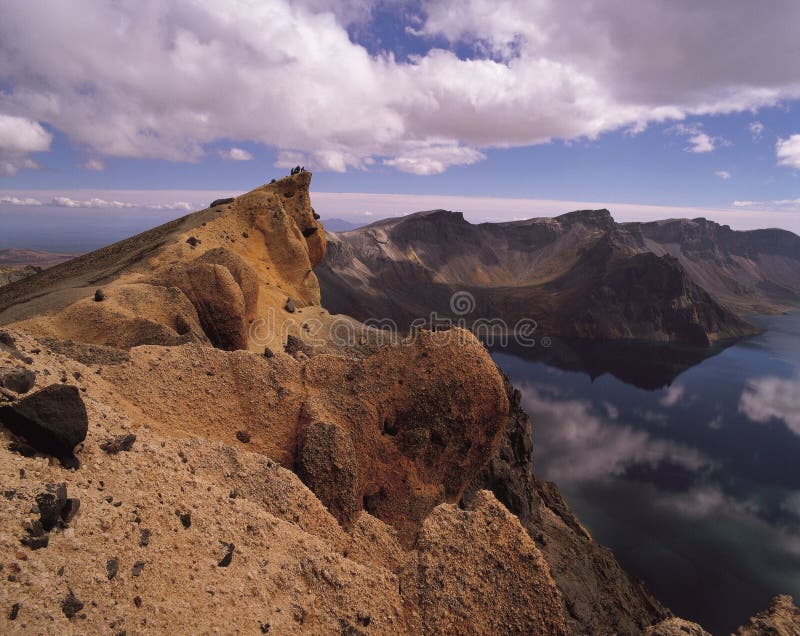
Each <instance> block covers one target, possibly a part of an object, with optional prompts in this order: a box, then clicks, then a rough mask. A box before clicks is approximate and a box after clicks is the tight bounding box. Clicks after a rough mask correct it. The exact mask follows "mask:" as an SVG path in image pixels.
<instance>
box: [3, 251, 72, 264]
mask: <svg viewBox="0 0 800 636" xmlns="http://www.w3.org/2000/svg"><path fill="white" fill-rule="evenodd" d="M74 257H75V255H74V254H60V253H57V252H43V251H41V250H26V249H20V248H16V247H10V248H6V249H3V250H0V265H2V266H4V267H22V266H24V265H35V266H37V267H41V268H45V267H52V266H53V265H58V264H59V263H63V262H64V261H68V260H69V259H71V258H74Z"/></svg>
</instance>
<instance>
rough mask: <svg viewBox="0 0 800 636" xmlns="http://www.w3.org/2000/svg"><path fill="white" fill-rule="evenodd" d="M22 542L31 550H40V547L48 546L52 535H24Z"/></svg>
mask: <svg viewBox="0 0 800 636" xmlns="http://www.w3.org/2000/svg"><path fill="white" fill-rule="evenodd" d="M20 543H21V544H22V545H24V546H27V547H29V548H30V549H31V550H39V549H40V548H46V547H47V546H48V545H49V544H50V537H49V535H46V534H45V535H42V536H41V537H22V539H20Z"/></svg>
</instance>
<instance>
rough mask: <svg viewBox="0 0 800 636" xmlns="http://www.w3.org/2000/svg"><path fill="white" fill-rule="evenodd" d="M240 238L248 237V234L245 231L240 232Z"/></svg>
mask: <svg viewBox="0 0 800 636" xmlns="http://www.w3.org/2000/svg"><path fill="white" fill-rule="evenodd" d="M242 238H250V235H249V234H248V233H247V232H242Z"/></svg>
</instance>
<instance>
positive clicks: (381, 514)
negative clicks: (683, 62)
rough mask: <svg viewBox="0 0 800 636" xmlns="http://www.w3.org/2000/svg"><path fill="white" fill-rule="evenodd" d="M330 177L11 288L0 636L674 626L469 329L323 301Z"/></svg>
mask: <svg viewBox="0 0 800 636" xmlns="http://www.w3.org/2000/svg"><path fill="white" fill-rule="evenodd" d="M309 182H310V174H308V173H301V174H299V175H294V176H292V177H289V178H286V179H282V180H280V181H278V182H276V183H274V184H270V185H266V186H262V187H260V188H257V189H256V190H254V191H253V192H251V193H248V194H245V195H242V196H240V197H237V198H235V199H233V200H226V201H223V202H215V203H217V204H216V205H214V206H213V207H211V208H209V209H207V210H203V211H200V212H197V213H194V214H192V215H189V216H187V217H184V218H182V219H178V220H177V221H174V222H172V223H169V224H167V225H165V226H161V227H159V228H155V229H153V230H151V231H149V232H145V233H143V234H141V235H138V236H136V237H133V238H131V239H128V240H126V241H122V242H120V243H117V244H115V245H112V246H110V247H108V248H105V249H103V250H99V251H98V252H94V253H91V254H87V255H84V256H82V257H80V258H78V259H75V260H73V261H70V262H67V263H64V264H62V265H58V266H56V267H53V268H51V269H48V270H45V271H43V272H41V273H38V274H36V275H34V276H32V277H30V278H29V279H25V280H22V281H18V282H16V283H13V284H11V285H9V286H7V287H4V288H2V289H0V324H3V325H5V328H4V329H2V330H0V425H2V426H0V440H1V441H2V444H0V482H2V484H3V495H4V497H5V502H6V505H4V506H2V507H0V566H1V567H0V574H2V576H3V578H4V581H3V585H2V586H0V608H2V612H0V631H1V632H2V633H9V634H11V633H82V634H83V633H85V634H95V633H96V634H101V633H103V634H105V633H114V634H119V633H143V632H156V633H163V632H170V633H197V632H198V631H201V632H211V633H213V632H219V633H232V632H238V633H278V634H301V633H302V634H331V633H340V634H350V635H357V634H451V633H481V634H484V633H493V634H494V633H497V634H553V635H556V636H561V635H564V636H566V635H568V634H569V635H571V634H631V635H633V634H640V633H642V632H643V630H645V629H648V628H649V627H651V626H653V625H654V624H656V623H658V621H661V620H662V619H666V618H667V617H668V612H667V610H665V609H664V608H663V607H661V606H660V605H659V604H658V603H657V601H655V600H654V599H652V598H650V596H649V595H648V594H647V592H646V591H645V590H644V589H643V588H642V587H641V586H640V585H638V584H637V583H636V582H635V581H632V580H631V579H630V578H629V577H628V576H627V575H626V574H625V573H624V572H623V571H622V569H621V568H620V566H619V565H618V564H617V562H616V561H615V559H614V557H613V555H612V554H611V553H610V552H609V551H608V550H606V549H605V548H602V547H601V546H599V545H597V544H596V543H595V542H594V541H593V540H592V538H591V536H590V534H589V533H588V532H587V531H586V530H585V529H584V528H583V527H582V526H581V524H580V522H579V521H578V520H577V519H576V518H575V517H574V515H572V513H571V512H570V511H569V508H568V507H567V505H566V503H565V502H564V501H563V500H562V499H561V497H560V495H559V494H558V491H557V489H556V487H555V486H554V485H553V484H546V483H542V482H539V481H537V480H535V478H534V477H533V473H532V467H531V449H532V443H533V441H532V437H531V424H530V421H529V420H528V418H527V416H526V415H525V413H524V411H522V409H521V408H520V406H519V394H518V393H517V392H516V391H515V390H514V389H513V387H511V386H510V385H509V384H508V382H507V381H505V380H504V378H503V377H502V375H501V373H500V372H499V371H498V369H497V368H496V366H495V365H494V363H493V362H492V359H491V358H490V356H489V354H488V352H487V351H486V350H485V348H484V347H483V346H482V345H481V344H480V343H479V342H478V340H477V339H476V338H475V337H474V336H473V335H472V334H471V333H469V332H468V331H466V330H463V329H457V328H454V329H449V330H445V331H440V332H430V331H425V330H421V331H416V332H414V333H412V334H410V335H409V336H408V337H405V338H401V337H399V336H397V335H394V336H386V334H383V333H381V332H377V331H376V330H374V329H370V328H367V327H365V326H364V325H361V324H359V323H357V322H356V321H355V320H353V319H351V318H348V317H346V316H334V315H331V314H329V313H328V312H327V311H326V310H325V309H323V308H322V307H321V306H320V304H319V301H320V297H319V287H318V285H317V279H316V277H315V275H314V272H313V269H312V268H313V267H314V266H315V265H317V264H318V263H320V262H321V260H322V258H323V256H324V253H325V238H324V234H323V231H322V227H321V225H320V224H318V223H317V218H316V215H315V213H314V211H313V209H312V208H311V205H310V199H309V194H308V186H309ZM56 442H57V443H56ZM775 607H778V606H777V605H776V606H775ZM789 607H791V604H789V605H786V602H785V600H783V601H781V604H780V607H779V608H778V609H780V612H779V614H780V620H784V617H785V616H789V617H790V618H791V613H789V611H788V608H789ZM771 612H772V610H771ZM773 615H776V616H777V614H776V612H772V613H771V614H769V615H767V614H765V617H766V618H763V620H772V618H771V617H773ZM754 620H762V619H761V618H759V617H756V619H754ZM674 624H675V622H674V620H673V622H672V623H662V624H661V625H660V627H659V629H661V628H662V627H663V628H664V629H668V628H669V629H671V628H672V626H673V625H674ZM695 627H696V626H695ZM693 628H694V627H693ZM697 629H699V628H697ZM665 633H667V632H665Z"/></svg>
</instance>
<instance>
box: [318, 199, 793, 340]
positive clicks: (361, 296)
mask: <svg viewBox="0 0 800 636" xmlns="http://www.w3.org/2000/svg"><path fill="white" fill-rule="evenodd" d="M329 243H330V247H329V254H328V257H327V259H326V261H325V263H323V265H322V266H321V267H320V268H318V276H319V280H320V284H321V288H322V297H323V303H324V304H326V306H328V307H329V308H331V310H333V311H344V310H345V308H347V309H348V310H349V312H350V313H351V314H352V315H353V316H354V317H356V318H359V319H361V320H366V319H370V318H379V319H381V318H391V319H393V320H396V321H398V322H399V323H400V324H401V325H408V324H410V323H411V322H412V321H414V320H415V319H419V318H423V319H424V318H426V317H428V316H429V315H430V313H431V312H432V311H434V312H436V313H437V314H438V315H440V316H450V317H453V318H462V319H464V320H466V321H467V322H468V323H469V322H471V321H474V320H476V319H480V318H483V319H492V318H501V319H503V320H505V321H506V323H507V324H509V325H510V326H513V325H514V324H516V323H517V321H519V320H520V319H533V320H535V321H536V322H537V324H538V326H539V329H540V333H542V334H544V333H546V334H547V335H550V336H554V335H555V336H565V337H574V338H583V339H595V340H596V339H631V340H637V339H638V340H651V341H666V342H682V343H687V344H701V345H704V344H708V343H709V342H712V341H715V340H721V339H726V338H731V337H737V336H741V335H744V334H747V333H752V331H753V327H752V326H750V325H748V324H747V323H746V322H745V321H744V320H743V319H742V318H740V317H739V316H740V315H741V314H743V313H747V312H752V311H781V310H784V309H786V308H788V307H796V306H798V304H800V237H797V236H795V235H794V234H791V233H790V232H784V231H782V230H763V231H756V232H734V231H733V230H730V228H727V227H726V226H719V225H717V224H715V223H712V222H709V221H705V220H703V219H698V220H695V221H686V220H682V221H664V222H659V223H643V224H637V223H624V224H618V223H615V222H614V220H613V219H612V217H611V215H610V213H609V212H608V211H607V210H583V211H577V212H571V213H569V214H564V215H562V216H559V217H556V218H553V219H531V220H528V221H517V222H513V223H496V224H492V223H483V224H478V225H473V224H470V223H468V222H467V221H465V220H464V218H463V216H462V215H461V214H458V213H453V212H446V211H444V210H436V211H431V212H420V213H417V214H412V215H409V216H407V217H402V218H399V219H389V220H385V221H379V222H378V223H375V224H373V225H370V226H367V227H365V228H360V229H358V230H353V231H350V232H345V233H340V234H334V235H331V236H330V240H329ZM456 291H468V292H470V293H471V294H472V295H473V297H474V298H475V306H474V308H472V311H471V312H470V313H469V314H468V315H466V316H463V315H462V316H454V315H453V312H452V310H451V308H450V305H449V302H450V298H451V296H452V294H453V293H454V292H456Z"/></svg>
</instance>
